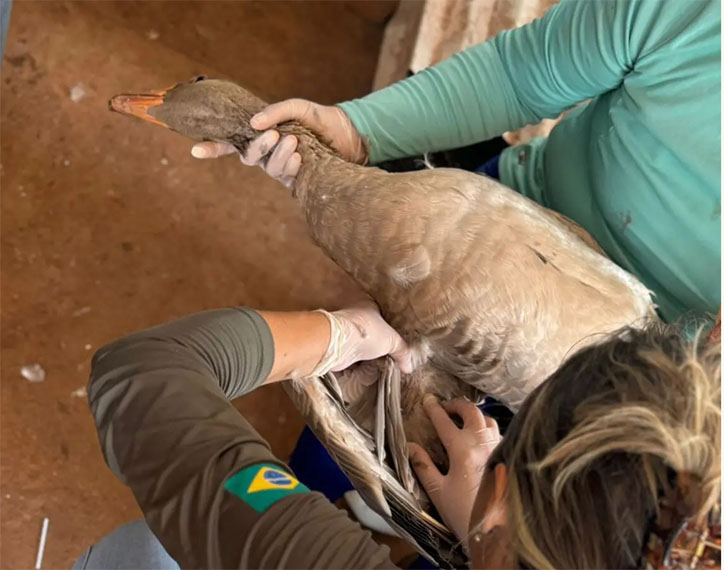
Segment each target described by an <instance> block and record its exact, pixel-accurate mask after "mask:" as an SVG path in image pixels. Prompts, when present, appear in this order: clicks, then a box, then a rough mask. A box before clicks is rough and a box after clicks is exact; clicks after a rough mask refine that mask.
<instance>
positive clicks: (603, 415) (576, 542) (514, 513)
mask: <svg viewBox="0 0 724 570" xmlns="http://www.w3.org/2000/svg"><path fill="white" fill-rule="evenodd" d="M720 387H721V348H720V346H719V345H718V344H710V343H706V342H704V341H703V339H700V338H698V337H697V338H696V339H695V340H694V341H693V342H687V341H685V340H684V339H683V338H682V337H681V335H680V334H678V332H677V331H676V330H674V329H673V328H672V327H664V326H659V325H657V326H655V327H651V328H648V329H647V330H644V331H641V330H626V331H622V332H621V333H620V334H618V335H616V336H615V337H613V338H611V339H610V340H609V341H607V342H605V343H603V344H600V345H597V346H594V347H589V348H587V349H584V350H582V351H581V352H579V353H577V354H575V355H574V356H572V357H571V358H570V359H569V360H568V361H567V362H566V363H564V365H563V366H562V367H561V368H560V369H559V370H558V371H557V372H556V373H554V374H553V375H552V376H551V377H550V378H549V379H548V380H546V382H544V383H543V384H542V385H541V386H540V387H539V388H538V389H537V390H536V391H535V392H534V393H533V394H532V395H531V396H530V397H529V398H528V400H527V401H526V403H525V404H524V405H523V407H522V409H521V410H520V412H519V413H518V414H517V415H516V417H515V418H514V419H513V422H512V423H511V425H510V428H509V430H508V432H507V433H506V437H505V439H504V440H503V442H502V443H501V444H500V446H499V447H498V449H496V451H495V453H494V455H493V456H492V457H491V460H490V464H491V465H495V464H497V463H504V464H505V465H506V466H507V468H508V473H509V475H508V506H509V509H508V524H509V525H510V528H511V529H512V533H513V536H514V538H513V545H512V547H513V550H514V554H515V556H516V557H517V559H518V563H519V564H520V565H521V566H524V567H534V568H636V567H640V566H641V565H642V553H643V550H644V544H645V542H646V540H647V533H648V529H649V528H650V527H651V525H652V524H653V522H654V521H656V520H657V517H658V516H659V511H660V504H661V499H662V495H663V494H665V493H667V492H668V491H669V490H670V489H671V488H678V489H679V495H678V497H679V499H677V501H678V503H679V504H677V505H676V509H677V513H678V514H679V516H681V517H697V516H700V515H702V514H703V513H705V512H706V511H708V509H709V508H710V507H711V506H712V505H713V504H714V503H715V502H716V501H717V500H718V498H719V493H720V491H719V488H720V481H721V470H720V464H721V441H720V439H721V438H720V433H721V430H720V425H721V404H720Z"/></svg>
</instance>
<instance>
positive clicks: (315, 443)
mask: <svg viewBox="0 0 724 570" xmlns="http://www.w3.org/2000/svg"><path fill="white" fill-rule="evenodd" d="M289 467H290V468H291V470H292V472H293V473H294V475H296V477H297V479H299V480H300V481H301V482H302V483H304V484H305V485H306V486H307V487H309V488H310V489H311V490H312V491H318V492H320V493H322V494H323V495H324V496H325V497H327V499H329V500H330V501H331V502H333V503H334V502H336V501H337V500H338V499H340V498H341V497H342V495H344V494H345V493H346V492H347V491H352V490H353V489H354V487H353V486H352V483H350V482H349V479H347V476H346V475H345V474H344V473H342V470H341V469H340V468H339V466H338V465H337V464H336V463H335V462H334V460H333V459H332V457H331V456H330V455H329V453H327V450H326V449H324V446H323V445H322V444H321V443H319V440H318V439H317V438H316V437H315V435H314V434H313V433H312V430H310V429H309V428H308V427H305V428H304V431H303V432H302V435H301V436H299V441H297V446H296V447H295V448H294V451H293V452H292V456H291V457H290V458H289Z"/></svg>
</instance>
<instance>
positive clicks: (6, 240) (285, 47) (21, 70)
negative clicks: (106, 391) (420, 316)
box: [0, 2, 393, 568]
mask: <svg viewBox="0 0 724 570" xmlns="http://www.w3.org/2000/svg"><path fill="white" fill-rule="evenodd" d="M392 7H393V6H392V5H391V4H385V3H382V2H375V3H369V2H368V3H346V2H324V3H309V2H271V3H254V2H198V3H197V2H170V3H166V2H160V3H158V2H146V3H132V2H116V3H113V2H84V3H70V2H69V3H61V2H16V4H15V6H14V7H13V12H12V17H11V21H10V33H9V38H8V42H7V45H6V51H5V58H4V61H3V65H2V80H1V81H2V91H1V92H0V96H1V103H2V132H1V134H2V141H1V142H2V146H1V149H2V154H1V163H2V166H1V168H2V170H1V178H0V183H1V184H2V220H1V221H2V252H1V253H2V290H1V293H2V381H1V388H2V392H1V394H2V418H1V421H2V423H1V427H2V432H1V436H2V440H1V442H0V443H1V448H2V466H1V469H2V470H1V472H0V474H1V476H2V478H1V489H0V491H1V493H0V500H1V501H2V506H1V509H0V510H1V517H2V519H1V524H2V526H1V529H0V530H1V533H2V534H1V540H2V543H1V545H0V546H1V548H0V554H1V556H2V559H1V561H0V565H1V566H2V567H3V568H29V567H32V564H33V563H34V560H35V549H36V546H37V540H38V536H39V532H40V525H41V520H42V518H43V517H44V516H47V517H50V531H49V537H48V544H47V549H46V556H45V564H44V567H45V568H62V567H68V566H69V565H70V564H71V563H72V561H73V560H74V559H75V557H76V556H77V555H78V554H79V553H80V552H82V551H83V550H84V549H85V547H86V546H87V544H89V543H91V542H92V541H94V540H97V539H98V538H100V537H101V536H102V535H104V534H106V533H108V532H109V531H111V530H112V529H113V528H114V527H116V526H117V525H119V524H121V523H123V522H126V521H128V520H130V519H132V518H134V517H138V516H139V512H138V510H137V508H136V506H135V504H134V502H133V499H132V497H131V495H130V493H129V491H128V490H127V489H125V488H124V487H123V486H122V485H121V484H120V483H118V482H117V481H116V480H115V479H114V477H113V476H112V474H111V473H110V472H109V471H108V470H107V468H106V467H105V464H104V463H103V460H102V458H101V455H100V452H99V448H98V445H97V441H96V436H95V432H94V429H93V425H92V422H91V418H90V415H89V412H88V406H87V402H86V399H85V397H84V396H83V395H82V394H81V392H82V388H83V387H84V386H85V384H86V381H87V377H88V372H89V359H90V356H91V354H92V353H93V351H94V350H95V349H96V348H98V347H99V346H101V345H102V344H104V343H105V342H107V341H110V340H112V339H113V338H115V337H118V336H119V335H121V334H123V333H126V332H129V331H132V330H134V329H138V328H142V327H146V326H149V325H152V324H155V323H158V322H162V321H165V320H168V319H171V318H173V317H175V316H179V315H182V314H185V313H189V312H193V311H198V310H202V309H207V308H212V307H219V306H229V305H238V304H240V305H251V306H255V307H262V308H275V309H292V308H305V307H316V306H332V307H333V306H336V305H338V304H339V303H340V302H341V299H342V298H343V296H344V295H345V294H348V293H349V292H350V291H352V286H351V284H350V283H349V281H348V280H347V278H346V277H345V276H344V275H342V274H341V273H340V272H339V271H338V270H337V269H336V268H335V267H334V266H333V265H332V264H331V262H328V261H327V260H326V259H324V258H323V257H322V255H321V253H320V252H319V251H318V250H317V249H316V248H315V247H314V246H313V245H312V244H311V242H310V241H309V239H308V238H307V237H306V233H305V230H304V227H303V225H302V223H301V218H300V216H299V215H298V212H297V210H296V208H295V205H294V203H293V201H292V200H291V198H290V197H289V195H288V193H287V191H286V190H285V189H284V188H282V187H281V186H278V185H277V184H275V183H274V182H272V181H271V180H269V179H267V178H266V177H265V176H264V175H263V174H262V173H261V172H260V171H257V170H256V169H247V168H244V167H242V166H240V165H239V164H238V162H237V161H236V160H235V159H225V160H221V161H212V162H207V163H201V162H198V161H195V160H194V159H192V158H191V156H190V155H189V148H190V143H189V142H188V141H186V140H183V139H182V138H180V137H178V136H176V135H174V134H172V133H170V132H167V131H164V130H163V129H156V128H153V127H151V126H149V125H146V124H141V123H140V122H138V123H137V122H134V121H132V120H130V119H126V118H124V117H120V116H118V115H114V114H111V113H109V112H108V111H107V108H106V101H107V99H108V97H109V96H110V95H112V94H114V93H117V92H120V91H126V90H129V89H144V88H158V87H165V86H168V85H170V84H173V83H175V82H176V81H179V80H183V79H186V78H188V77H191V76H192V75H194V74H199V73H204V74H207V75H210V76H227V77H231V78H234V79H237V80H240V81H242V82H243V83H245V84H246V85H247V86H248V87H249V88H251V89H252V90H255V91H257V92H259V93H260V94H263V95H265V96H267V97H268V98H270V99H279V98H283V97H287V96H293V95H294V96H302V97H308V98H313V99H316V100H318V101H320V102H334V101H338V100H343V99H347V98H351V97H355V96H359V95H362V94H364V93H365V92H367V91H368V90H369V88H370V85H371V81H372V76H373V73H374V68H375V62H376V57H377V51H378V47H379V43H380V40H381V37H382V33H383V29H384V23H383V22H384V19H385V17H386V16H387V15H388V13H389V12H390V10H391V9H392ZM78 85H80V86H81V88H80V89H78V88H77V87H76V89H75V90H74V93H75V95H76V96H77V95H79V94H81V91H83V92H85V96H84V97H83V98H81V99H80V100H78V101H76V102H74V101H73V100H71V97H70V93H71V89H72V88H73V87H74V86H78ZM32 363H39V364H40V365H42V367H43V368H44V369H45V370H46V372H47V377H46V379H45V381H44V382H41V383H30V382H28V381H27V380H25V379H23V378H22V377H21V375H20V368H21V366H23V365H24V364H32ZM238 406H239V408H240V409H241V410H243V412H244V414H245V415H246V416H247V417H248V418H249V419H250V420H251V422H252V423H253V424H254V425H255V426H256V427H257V428H258V429H259V431H260V432H261V433H262V434H263V435H264V436H265V437H267V438H268V439H269V441H270V442H271V445H272V447H273V449H274V451H275V452H276V453H277V454H278V455H279V456H281V457H285V456H286V455H287V454H288V453H289V452H290V451H291V449H292V447H293V444H294V442H295V439H296V436H297V435H298V433H299V431H300V429H301V425H302V424H301V420H300V418H299V417H298V415H297V414H296V413H295V411H294V410H293V409H292V408H291V406H290V404H289V402H288V401H287V400H286V397H285V396H284V395H283V393H282V391H281V390H280V389H277V388H276V387H272V388H265V389H261V390H259V391H257V392H256V393H254V394H253V395H250V396H248V397H246V398H244V399H242V400H240V401H239V402H238Z"/></svg>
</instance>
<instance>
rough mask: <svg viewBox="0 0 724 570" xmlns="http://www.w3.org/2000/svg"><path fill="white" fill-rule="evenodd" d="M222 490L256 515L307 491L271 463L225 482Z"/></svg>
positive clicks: (256, 467)
mask: <svg viewBox="0 0 724 570" xmlns="http://www.w3.org/2000/svg"><path fill="white" fill-rule="evenodd" d="M224 489H226V490H227V491H229V493H232V494H234V495H236V496H237V497H239V498H240V499H241V500H242V501H244V502H245V503H246V504H247V505H249V506H250V507H251V508H252V509H254V510H255V511H256V512H257V513H263V512H264V511H265V510H267V509H268V508H269V507H271V506H272V505H273V504H274V503H276V502H277V501H278V500H280V499H283V498H284V497H286V496H287V495H293V494H295V493H309V489H308V488H307V487H306V486H305V485H303V484H302V483H300V482H299V481H298V480H297V479H296V478H295V477H294V476H292V475H290V474H289V473H287V472H286V471H284V470H283V469H281V468H279V467H278V466H276V465H272V464H271V463H257V464H256V465H251V466H249V467H247V468H246V469H242V470H241V471H239V472H238V473H237V474H236V475H233V476H231V477H230V478H229V479H227V480H226V483H225V484H224Z"/></svg>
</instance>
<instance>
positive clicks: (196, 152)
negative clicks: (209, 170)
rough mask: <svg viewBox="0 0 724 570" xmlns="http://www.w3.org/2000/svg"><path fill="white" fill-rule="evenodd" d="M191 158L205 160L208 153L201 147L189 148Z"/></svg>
mask: <svg viewBox="0 0 724 570" xmlns="http://www.w3.org/2000/svg"><path fill="white" fill-rule="evenodd" d="M191 156H193V157H194V158H206V157H207V156H209V153H208V152H206V149H205V148H204V147H202V146H194V147H191Z"/></svg>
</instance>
